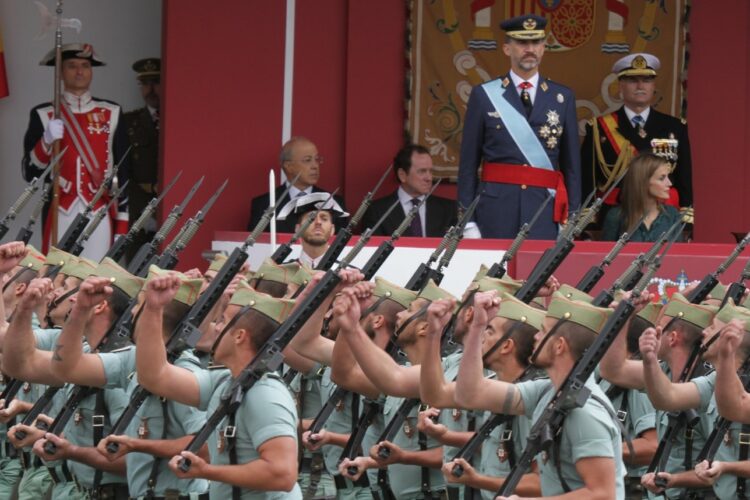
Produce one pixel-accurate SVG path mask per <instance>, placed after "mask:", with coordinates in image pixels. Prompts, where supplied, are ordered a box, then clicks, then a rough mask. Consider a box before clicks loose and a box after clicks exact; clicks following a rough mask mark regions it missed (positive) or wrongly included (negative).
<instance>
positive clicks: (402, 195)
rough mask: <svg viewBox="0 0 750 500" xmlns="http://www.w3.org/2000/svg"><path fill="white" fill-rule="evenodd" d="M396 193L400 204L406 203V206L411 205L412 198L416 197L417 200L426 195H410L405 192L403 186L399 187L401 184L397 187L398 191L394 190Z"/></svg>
mask: <svg viewBox="0 0 750 500" xmlns="http://www.w3.org/2000/svg"><path fill="white" fill-rule="evenodd" d="M396 193H397V194H398V201H399V202H400V203H401V204H402V205H407V206H409V207H411V200H413V199H414V198H416V199H418V200H420V201H422V200H423V199H424V197H425V196H426V195H424V194H422V195H419V196H412V195H410V194H409V193H407V192H406V191H405V190H404V188H403V187H401V186H399V187H398V191H396Z"/></svg>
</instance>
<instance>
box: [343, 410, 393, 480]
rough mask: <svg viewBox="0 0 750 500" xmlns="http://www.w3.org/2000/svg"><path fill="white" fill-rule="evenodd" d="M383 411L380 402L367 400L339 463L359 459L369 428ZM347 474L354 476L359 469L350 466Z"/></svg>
mask: <svg viewBox="0 0 750 500" xmlns="http://www.w3.org/2000/svg"><path fill="white" fill-rule="evenodd" d="M382 409H383V404H382V403H380V402H378V401H373V400H371V399H367V400H365V404H364V408H362V413H361V414H360V416H359V420H358V421H357V427H356V428H355V429H352V433H351V435H350V436H349V440H348V441H347V442H346V445H345V446H344V449H343V450H342V451H341V456H339V463H341V462H343V461H344V459H345V458H348V459H349V460H352V459H354V458H356V457H357V455H358V454H359V450H360V449H361V447H362V441H363V440H364V439H365V434H366V433H367V429H368V427H370V425H372V421H373V420H375V416H376V415H377V414H378V413H380V411H382ZM347 472H348V473H349V474H350V475H352V476H354V475H356V474H357V472H358V468H357V467H355V466H353V465H350V466H349V467H347Z"/></svg>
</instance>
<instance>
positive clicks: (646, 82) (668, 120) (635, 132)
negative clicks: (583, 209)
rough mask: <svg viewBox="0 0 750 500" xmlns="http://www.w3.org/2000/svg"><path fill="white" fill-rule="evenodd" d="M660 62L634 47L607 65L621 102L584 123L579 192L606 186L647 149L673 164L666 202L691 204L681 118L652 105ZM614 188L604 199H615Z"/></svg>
mask: <svg viewBox="0 0 750 500" xmlns="http://www.w3.org/2000/svg"><path fill="white" fill-rule="evenodd" d="M660 66H661V64H660V62H659V59H658V58H657V57H656V56H653V55H651V54H646V53H636V54H630V55H627V56H625V57H623V58H621V59H619V60H618V61H617V62H616V63H615V64H614V66H613V67H612V72H613V73H615V74H617V79H618V84H619V87H620V94H621V95H622V100H623V105H622V106H621V107H620V109H618V110H617V111H614V112H612V113H608V114H605V115H603V116H600V117H598V118H595V119H592V120H590V121H589V123H588V124H587V125H586V135H585V137H584V140H583V145H582V146H581V165H582V171H583V179H582V183H583V192H584V193H589V192H591V191H593V190H594V189H596V190H597V192H598V193H600V194H601V193H602V192H604V191H606V190H607V189H608V188H609V186H610V184H611V183H612V182H613V181H614V180H615V179H617V177H618V176H619V175H620V174H621V173H622V172H624V171H625V169H627V168H628V164H629V163H630V160H631V159H632V157H633V156H635V155H637V154H638V153H640V152H643V151H649V152H653V153H655V154H658V155H660V156H664V157H665V158H667V160H669V162H670V163H671V165H672V167H673V171H672V174H671V179H672V182H673V184H674V186H673V187H672V188H671V190H670V198H669V201H668V202H667V203H668V204H670V205H672V206H674V207H675V208H680V207H689V206H690V205H692V204H693V182H692V177H691V176H692V165H691V160H690V140H689V139H688V131H687V125H686V123H685V120H680V119H678V118H675V117H673V116H670V115H668V114H665V113H661V112H659V111H657V110H656V109H654V108H653V107H652V103H653V100H654V93H655V92H656V77H657V71H658V70H659V68H660ZM594 125H596V126H594ZM618 194H619V190H618V189H616V188H615V190H613V191H612V194H610V196H609V197H608V198H607V200H605V202H606V203H607V204H608V205H616V204H617V203H618V201H617V196H618Z"/></svg>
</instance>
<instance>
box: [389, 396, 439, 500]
mask: <svg viewBox="0 0 750 500" xmlns="http://www.w3.org/2000/svg"><path fill="white" fill-rule="evenodd" d="M403 401H404V399H403V398H396V397H393V396H388V397H387V398H386V399H385V405H384V408H383V417H384V421H385V424H386V426H387V425H388V422H390V421H391V419H392V418H393V416H394V415H395V414H396V412H397V411H398V408H399V406H401V403H402V402H403ZM418 414H419V405H416V406H415V407H414V408H413V409H412V411H411V412H410V413H409V416H408V417H407V418H406V420H405V421H404V423H403V424H402V425H401V428H400V429H399V430H398V432H397V433H396V436H395V437H394V438H393V441H392V442H393V444H395V445H396V446H398V447H399V448H401V449H403V450H409V451H419V449H420V448H419V439H418V435H419V433H418V432H417V415H418ZM405 429H408V430H409V434H411V436H408V435H407V433H406V430H405ZM438 446H441V445H440V443H438V442H437V441H435V440H434V439H433V438H431V437H429V436H428V437H427V448H426V449H428V450H429V449H432V448H436V447H438ZM388 477H389V479H390V483H391V490H392V491H393V494H394V495H395V496H396V498H398V499H399V500H401V499H403V500H410V499H416V498H422V496H423V495H422V487H421V483H422V468H421V467H419V466H418V465H406V464H391V465H389V466H388ZM444 488H445V480H444V479H443V474H442V473H441V472H440V470H439V469H432V468H430V490H431V491H440V490H442V489H444Z"/></svg>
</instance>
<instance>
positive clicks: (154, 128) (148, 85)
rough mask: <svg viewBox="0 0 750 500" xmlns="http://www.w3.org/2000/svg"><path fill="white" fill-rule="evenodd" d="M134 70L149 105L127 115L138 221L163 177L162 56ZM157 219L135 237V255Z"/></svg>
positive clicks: (132, 206)
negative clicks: (160, 129) (160, 161)
mask: <svg viewBox="0 0 750 500" xmlns="http://www.w3.org/2000/svg"><path fill="white" fill-rule="evenodd" d="M133 71H135V72H136V75H137V76H136V79H137V80H138V86H139V87H140V90H141V96H142V97H143V101H144V103H145V106H144V107H142V108H139V109H135V110H133V111H128V112H127V113H125V115H124V119H125V129H126V130H127V133H128V139H129V140H130V146H131V147H132V148H133V149H132V150H131V152H130V169H131V170H130V171H131V174H130V177H131V180H130V184H128V213H129V215H130V220H131V221H135V220H136V219H138V217H139V216H140V215H141V212H143V209H144V208H145V207H146V205H147V204H148V202H149V201H151V198H153V197H155V196H157V195H158V194H157V191H156V190H157V183H158V178H159V170H158V166H159V121H160V116H159V110H160V104H161V59H159V58H158V57H149V58H146V59H139V60H138V61H136V62H134V63H133ZM155 230H156V220H151V221H149V222H148V223H147V224H146V227H145V228H144V230H142V231H141V232H139V233H138V234H137V235H136V236H135V238H134V239H133V243H132V245H131V246H130V249H129V250H128V258H132V257H133V255H135V252H136V251H137V250H138V248H139V247H140V246H141V245H144V244H145V243H147V242H148V241H150V240H151V238H152V237H153V235H154V233H155Z"/></svg>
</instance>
